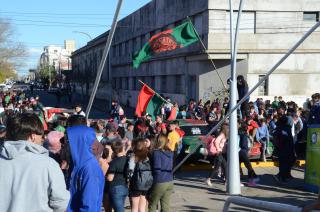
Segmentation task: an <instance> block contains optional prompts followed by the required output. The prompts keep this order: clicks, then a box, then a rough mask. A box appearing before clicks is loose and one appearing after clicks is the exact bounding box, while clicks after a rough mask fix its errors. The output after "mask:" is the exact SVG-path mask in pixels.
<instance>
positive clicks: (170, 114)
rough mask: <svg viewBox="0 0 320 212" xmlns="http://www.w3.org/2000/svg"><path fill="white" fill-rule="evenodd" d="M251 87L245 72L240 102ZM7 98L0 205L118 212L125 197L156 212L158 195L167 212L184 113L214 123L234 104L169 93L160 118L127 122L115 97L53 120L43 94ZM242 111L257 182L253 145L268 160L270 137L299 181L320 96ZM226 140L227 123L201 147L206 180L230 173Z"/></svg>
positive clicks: (242, 131)
mask: <svg viewBox="0 0 320 212" xmlns="http://www.w3.org/2000/svg"><path fill="white" fill-rule="evenodd" d="M247 90H248V89H247V85H246V82H245V80H244V79H243V78H241V77H239V78H238V91H239V98H240V99H241V97H243V96H244V95H245V94H246V92H247ZM0 99H1V100H2V105H3V111H2V113H1V114H0V122H1V124H2V125H1V127H0V137H1V149H0V170H1V172H0V182H1V185H3V187H2V189H1V191H0V196H2V197H3V198H0V211H24V210H25V209H28V210H30V211H41V210H44V211H47V210H54V211H101V206H103V207H104V210H105V211H112V210H114V211H116V212H118V211H119V212H121V211H124V210H125V201H126V199H127V197H129V200H130V206H131V211H134V212H136V211H137V212H143V211H146V210H148V211H151V212H152V211H156V210H157V208H158V207H159V206H158V203H159V202H160V207H161V211H164V212H166V211H170V200H171V199H172V197H171V195H172V193H173V190H174V186H173V179H174V173H173V167H174V166H175V165H176V164H177V162H178V161H179V155H180V154H182V153H181V149H183V142H182V138H183V136H184V132H183V130H181V129H180V127H179V122H178V121H177V119H196V120H202V121H203V122H207V123H208V126H209V127H213V126H214V125H215V124H217V122H219V121H220V120H221V119H222V118H223V117H224V116H226V115H227V113H228V110H229V99H228V98H225V99H223V101H220V100H219V99H216V100H214V101H213V102H211V101H206V102H203V101H202V100H199V101H198V102H196V101H194V100H190V101H189V102H188V105H184V106H180V107H179V106H178V104H177V103H174V102H173V103H171V100H170V98H166V104H165V105H164V106H163V107H162V108H161V112H160V113H159V114H158V116H156V117H155V118H154V117H152V115H150V114H146V113H142V115H141V117H135V118H134V119H131V120H129V119H128V118H127V117H126V116H125V111H124V109H123V108H122V107H121V106H120V105H119V103H118V102H117V101H113V102H112V109H111V111H110V116H111V118H110V119H109V120H102V119H101V120H87V119H86V118H85V113H84V112H83V111H82V107H81V105H79V104H78V105H76V106H75V107H74V112H73V113H72V114H68V115H67V114H61V115H58V117H56V118H55V119H52V117H49V116H50V115H49V114H48V111H46V109H45V108H44V107H43V105H42V104H41V103H40V99H39V97H30V98H28V97H26V95H25V94H24V93H23V92H19V93H17V92H13V93H7V94H2V96H1V98H0ZM238 116H239V122H238V135H239V136H238V138H239V139H238V140H239V160H240V162H244V164H245V166H246V168H247V169H248V178H249V183H250V185H254V184H255V183H256V182H258V181H259V177H258V176H257V175H256V173H255V171H254V169H253V168H252V166H251V163H250V160H249V151H250V148H251V147H252V146H253V143H254V142H256V143H259V144H260V145H261V158H260V159H261V160H262V161H265V160H266V158H267V156H268V155H269V152H268V145H270V143H272V144H273V146H274V147H275V154H276V156H277V157H278V160H279V164H280V165H279V174H278V175H277V179H278V180H279V182H281V183H286V182H287V181H288V180H290V179H291V178H293V177H292V176H291V173H290V172H291V168H292V166H293V165H294V163H295V160H296V157H297V151H296V148H295V145H296V144H297V143H298V142H299V141H302V140H304V139H305V138H306V125H307V124H308V123H319V122H320V94H318V93H317V94H314V95H313V96H312V100H311V101H310V102H309V103H308V104H307V106H306V107H305V108H304V109H302V108H299V107H298V106H297V105H296V104H295V103H294V102H284V101H283V99H282V97H275V98H274V101H273V102H271V101H263V99H261V98H258V99H257V100H256V101H254V102H250V101H249V99H248V100H247V101H246V102H244V103H243V104H242V105H241V108H239V110H238ZM49 120H51V121H49ZM228 137H229V124H228V121H226V122H225V123H224V124H223V125H222V127H221V128H220V129H219V130H218V131H217V132H214V134H213V135H212V139H210V140H209V141H207V143H206V144H205V146H204V149H205V150H204V151H203V154H204V155H205V157H206V158H207V159H208V160H209V161H210V162H211V163H212V165H213V169H212V171H211V172H210V173H209V175H208V178H207V179H206V183H207V184H208V185H209V186H211V185H212V182H211V179H212V178H214V177H219V178H220V179H222V180H223V181H224V182H226V180H227V176H228V173H227V168H226V164H227V158H228V157H227V151H226V149H227V145H228ZM48 156H49V157H48ZM3 170H5V172H3ZM240 171H241V173H242V170H240ZM7 191H10V192H11V195H6V194H5V193H7ZM29 194H32V195H29ZM305 210H306V211H307V208H306V209H305Z"/></svg>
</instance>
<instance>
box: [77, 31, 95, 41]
mask: <svg viewBox="0 0 320 212" xmlns="http://www.w3.org/2000/svg"><path fill="white" fill-rule="evenodd" d="M72 32H73V33H80V34H83V35H86V36H87V37H88V38H89V39H90V40H92V37H91V35H89V34H88V33H86V32H81V31H72Z"/></svg>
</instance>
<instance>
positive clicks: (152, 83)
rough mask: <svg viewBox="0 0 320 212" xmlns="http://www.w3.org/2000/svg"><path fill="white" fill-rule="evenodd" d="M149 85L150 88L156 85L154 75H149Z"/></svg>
mask: <svg viewBox="0 0 320 212" xmlns="http://www.w3.org/2000/svg"><path fill="white" fill-rule="evenodd" d="M150 85H151V87H152V88H154V87H155V86H156V82H155V77H151V82H150Z"/></svg>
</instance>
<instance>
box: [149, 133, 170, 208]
mask: <svg viewBox="0 0 320 212" xmlns="http://www.w3.org/2000/svg"><path fill="white" fill-rule="evenodd" d="M168 143H169V141H168V137H167V136H166V135H163V134H160V135H159V136H158V137H157V139H156V143H155V150H154V152H153V155H152V174H153V186H152V189H151V194H150V202H149V212H155V211H156V209H157V204H158V202H159V201H160V204H161V211H162V212H169V211H170V199H171V194H172V193H173V171H172V169H173V152H172V151H170V149H169V147H168Z"/></svg>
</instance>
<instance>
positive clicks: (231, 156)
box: [227, 0, 243, 195]
mask: <svg viewBox="0 0 320 212" xmlns="http://www.w3.org/2000/svg"><path fill="white" fill-rule="evenodd" d="M242 3H243V1H242V0H240V5H239V10H238V18H237V26H236V31H235V32H234V34H233V31H234V30H233V22H232V21H233V20H232V16H233V9H232V0H229V4H230V45H231V53H230V54H231V83H230V85H231V92H230V108H233V107H235V105H236V104H237V95H236V93H237V92H238V91H237V48H238V39H237V38H238V32H239V24H240V17H241V13H242V5H243V4H242ZM229 127H230V130H229V142H228V175H227V177H228V179H227V182H228V183H227V191H228V193H229V194H231V195H238V194H241V186H240V173H239V144H238V120H237V111H236V110H235V111H233V112H232V113H231V115H230V120H229Z"/></svg>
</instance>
